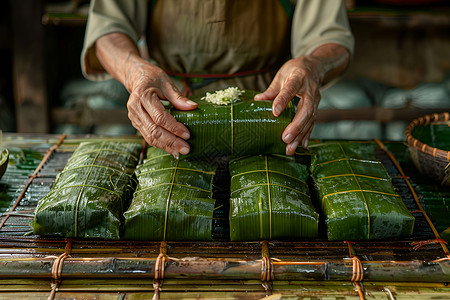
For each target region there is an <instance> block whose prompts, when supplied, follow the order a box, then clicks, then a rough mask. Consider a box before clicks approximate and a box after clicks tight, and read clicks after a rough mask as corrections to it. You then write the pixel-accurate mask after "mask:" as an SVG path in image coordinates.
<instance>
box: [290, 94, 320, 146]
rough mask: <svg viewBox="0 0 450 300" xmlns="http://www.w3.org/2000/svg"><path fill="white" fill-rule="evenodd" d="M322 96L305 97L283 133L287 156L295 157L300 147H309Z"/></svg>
mask: <svg viewBox="0 0 450 300" xmlns="http://www.w3.org/2000/svg"><path fill="white" fill-rule="evenodd" d="M319 100H320V94H319V93H318V92H317V93H316V95H315V97H311V96H307V95H305V96H304V97H302V99H301V101H300V102H299V104H298V109H297V113H296V115H295V117H294V119H293V120H292V122H291V124H289V125H288V126H287V127H286V129H285V130H284V132H283V135H282V139H283V141H284V142H285V143H286V144H287V146H286V154H287V155H293V154H294V153H295V150H296V149H297V147H298V146H299V145H301V146H302V147H304V148H307V147H308V142H309V137H310V136H311V133H312V130H313V126H314V122H315V120H316V111H317V104H318V102H319Z"/></svg>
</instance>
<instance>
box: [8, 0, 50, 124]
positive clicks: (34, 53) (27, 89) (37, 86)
mask: <svg viewBox="0 0 450 300" xmlns="http://www.w3.org/2000/svg"><path fill="white" fill-rule="evenodd" d="M10 3H11V10H12V23H13V24H12V25H13V26H12V28H13V41H14V42H13V50H14V52H13V53H14V58H13V80H14V94H15V103H16V122H17V131H18V132H30V133H45V132H48V131H49V122H48V120H49V118H48V117H49V113H48V103H47V91H46V85H45V75H44V70H45V65H44V49H43V45H44V30H43V27H42V24H41V16H42V1H34V0H23V1H10Z"/></svg>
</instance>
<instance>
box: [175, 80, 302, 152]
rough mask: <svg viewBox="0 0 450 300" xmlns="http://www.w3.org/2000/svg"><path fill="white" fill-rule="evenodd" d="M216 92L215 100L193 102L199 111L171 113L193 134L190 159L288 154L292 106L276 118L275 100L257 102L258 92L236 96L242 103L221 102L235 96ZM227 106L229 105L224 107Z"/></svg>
mask: <svg viewBox="0 0 450 300" xmlns="http://www.w3.org/2000/svg"><path fill="white" fill-rule="evenodd" d="M231 89H233V88H231ZM225 91H226V90H225ZM216 93H218V94H219V96H215V97H213V95H211V94H208V95H207V96H205V97H204V99H203V100H202V99H192V100H194V101H195V102H197V103H198V109H195V110H190V111H180V110H175V109H171V110H170V113H171V114H172V115H173V116H174V117H175V118H176V119H177V120H178V121H179V122H181V123H183V124H184V125H185V126H186V127H187V128H188V129H189V131H190V133H191V138H190V139H189V140H188V142H189V144H190V145H191V152H190V153H189V154H188V156H190V157H199V156H208V157H217V156H225V155H227V156H244V155H258V154H284V153H286V144H285V143H284V142H283V141H282V139H281V135H282V133H283V131H284V129H285V128H286V126H287V125H289V123H291V121H292V118H293V117H294V115H295V107H294V106H293V105H292V103H289V105H288V106H287V107H286V109H285V110H284V111H283V113H282V114H281V115H280V116H279V117H277V118H275V117H274V116H273V114H272V103H273V101H254V100H253V98H254V96H255V95H256V94H257V93H256V92H252V91H242V93H239V94H241V95H239V94H238V95H237V96H236V95H234V96H235V97H239V100H237V99H234V98H230V100H229V101H228V102H226V101H225V100H221V99H223V97H232V96H228V95H225V96H223V95H222V94H224V92H223V91H218V92H216ZM225 94H227V93H225ZM209 98H213V99H212V100H210V99H209ZM233 99H234V100H233ZM207 100H208V101H210V102H208V101H207ZM223 103H225V104H226V105H220V104H223Z"/></svg>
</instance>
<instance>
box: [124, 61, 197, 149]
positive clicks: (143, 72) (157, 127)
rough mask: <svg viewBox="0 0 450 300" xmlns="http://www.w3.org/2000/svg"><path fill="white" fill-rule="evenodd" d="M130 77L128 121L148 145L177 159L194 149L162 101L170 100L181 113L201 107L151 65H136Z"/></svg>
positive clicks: (180, 125) (185, 130) (163, 73)
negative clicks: (162, 150) (191, 148)
mask: <svg viewBox="0 0 450 300" xmlns="http://www.w3.org/2000/svg"><path fill="white" fill-rule="evenodd" d="M128 74H129V75H127V78H130V80H129V81H128V80H127V81H128V82H129V87H130V89H129V90H130V98H129V99H128V104H127V107H128V118H129V119H130V120H131V123H132V124H133V126H134V127H135V128H136V129H138V130H139V131H140V133H141V134H142V136H143V137H144V138H145V140H146V141H147V143H148V144H150V145H152V146H155V147H158V148H161V149H164V150H166V151H167V152H168V153H170V154H172V155H173V156H175V157H178V156H179V153H181V154H183V155H186V154H188V153H189V150H190V148H189V144H188V143H187V142H186V141H185V140H187V139H189V137H190V134H189V131H188V130H187V128H186V127H185V126H184V125H183V124H182V123H180V122H178V121H177V120H175V118H174V117H173V116H172V115H171V114H169V113H168V112H167V111H166V110H165V109H164V106H163V105H162V104H161V101H160V100H168V101H170V102H171V103H172V105H173V106H174V107H175V108H176V109H180V110H192V109H196V108H197V104H196V103H195V102H193V101H191V100H189V99H187V98H186V97H184V96H182V95H181V93H180V92H179V91H178V90H177V88H176V87H175V86H174V85H173V83H172V81H171V80H170V78H169V77H168V76H167V74H166V73H165V72H164V71H163V70H161V69H159V68H158V67H155V66H153V65H151V64H149V63H146V62H141V63H139V62H138V63H136V64H135V68H134V70H133V71H129V72H128Z"/></svg>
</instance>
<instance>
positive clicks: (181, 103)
mask: <svg viewBox="0 0 450 300" xmlns="http://www.w3.org/2000/svg"><path fill="white" fill-rule="evenodd" d="M168 90H169V92H168V94H167V95H166V97H167V100H169V102H170V103H172V105H173V106H174V107H175V108H176V109H179V110H193V109H196V108H197V107H198V104H197V103H195V102H194V101H192V100H189V99H188V98H187V97H185V96H183V95H182V94H181V93H180V91H178V89H177V88H176V87H175V86H171V87H170V88H169V89H168Z"/></svg>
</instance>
